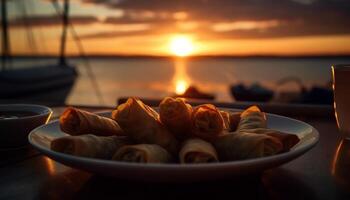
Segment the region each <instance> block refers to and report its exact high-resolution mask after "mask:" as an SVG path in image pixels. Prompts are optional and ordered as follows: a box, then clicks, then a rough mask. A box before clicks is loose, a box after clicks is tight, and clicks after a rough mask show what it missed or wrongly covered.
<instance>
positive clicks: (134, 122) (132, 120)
mask: <svg viewBox="0 0 350 200" xmlns="http://www.w3.org/2000/svg"><path fill="white" fill-rule="evenodd" d="M112 118H113V119H114V120H116V121H117V122H118V124H119V125H120V126H121V127H122V129H123V130H124V131H125V133H126V134H127V135H128V136H130V137H131V138H132V139H134V140H135V141H136V142H138V143H145V144H158V145H160V146H161V147H163V148H164V149H166V150H167V151H169V152H170V153H172V154H174V155H175V154H177V153H178V141H177V140H176V138H175V137H174V136H173V135H172V134H171V133H170V132H169V131H168V130H167V129H166V128H165V127H164V125H163V124H162V123H161V122H160V121H159V115H158V113H157V112H156V111H154V110H153V109H152V108H151V107H149V106H147V105H145V104H143V103H142V102H141V101H140V100H138V99H135V98H129V99H128V100H127V102H126V103H124V104H122V105H120V106H118V108H117V109H116V110H114V111H113V112H112Z"/></svg>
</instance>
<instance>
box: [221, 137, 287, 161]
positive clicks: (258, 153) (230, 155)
mask: <svg viewBox="0 0 350 200" xmlns="http://www.w3.org/2000/svg"><path fill="white" fill-rule="evenodd" d="M214 146H215V148H216V150H217V152H218V154H219V158H220V160H224V161H233V160H242V159H249V158H259V157H264V156H270V155H275V154H277V153H279V152H281V151H282V149H283V145H282V143H281V142H280V141H279V140H278V139H276V138H274V137H271V136H268V135H264V134H255V133H248V132H241V133H231V134H226V135H224V136H221V137H219V138H218V139H217V140H216V141H215V142H214Z"/></svg>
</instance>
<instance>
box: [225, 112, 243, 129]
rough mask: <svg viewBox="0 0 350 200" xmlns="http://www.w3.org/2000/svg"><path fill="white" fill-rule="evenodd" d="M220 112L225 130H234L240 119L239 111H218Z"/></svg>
mask: <svg viewBox="0 0 350 200" xmlns="http://www.w3.org/2000/svg"><path fill="white" fill-rule="evenodd" d="M220 113H221V116H222V118H223V119H224V124H225V130H227V131H228V132H234V131H236V130H237V127H238V124H239V121H240V120H241V112H230V111H220Z"/></svg>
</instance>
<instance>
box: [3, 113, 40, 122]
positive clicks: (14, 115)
mask: <svg viewBox="0 0 350 200" xmlns="http://www.w3.org/2000/svg"><path fill="white" fill-rule="evenodd" d="M37 114H38V113H35V112H30V111H0V120H1V119H18V118H21V117H29V116H33V115H37Z"/></svg>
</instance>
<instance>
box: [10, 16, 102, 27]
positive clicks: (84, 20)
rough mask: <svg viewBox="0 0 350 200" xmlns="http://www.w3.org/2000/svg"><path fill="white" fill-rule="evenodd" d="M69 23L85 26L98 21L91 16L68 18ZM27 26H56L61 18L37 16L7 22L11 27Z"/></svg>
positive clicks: (60, 22)
mask: <svg viewBox="0 0 350 200" xmlns="http://www.w3.org/2000/svg"><path fill="white" fill-rule="evenodd" d="M70 21H71V23H73V24H74V25H86V24H92V23H96V22H98V19H97V18H96V17H93V16H72V17H70ZM26 23H27V25H29V26H33V27H35V26H57V25H61V24H62V20H61V18H59V17H58V16H57V15H38V16H28V17H25V18H22V17H21V18H15V19H12V20H10V21H9V24H10V26H11V27H14V28H15V27H23V26H25V25H26Z"/></svg>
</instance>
